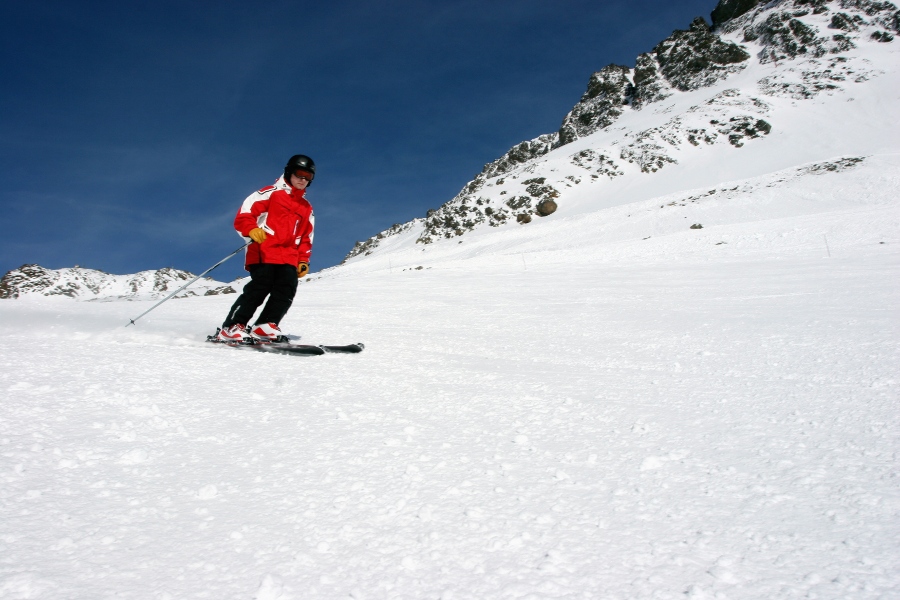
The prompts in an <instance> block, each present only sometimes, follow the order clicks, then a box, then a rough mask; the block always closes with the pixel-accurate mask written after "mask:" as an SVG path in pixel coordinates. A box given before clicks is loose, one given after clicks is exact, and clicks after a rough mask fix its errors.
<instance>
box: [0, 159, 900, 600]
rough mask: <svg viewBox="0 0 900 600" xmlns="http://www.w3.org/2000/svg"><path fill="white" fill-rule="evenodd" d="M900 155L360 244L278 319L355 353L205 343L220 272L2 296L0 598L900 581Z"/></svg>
mask: <svg viewBox="0 0 900 600" xmlns="http://www.w3.org/2000/svg"><path fill="white" fill-rule="evenodd" d="M767 181H768V183H771V184H772V187H769V186H768V183H766V182H767ZM776 181H783V183H782V184H779V185H781V187H778V185H775V183H774V182H776ZM898 182H900V157H898V156H897V155H880V156H870V157H868V158H866V160H865V161H864V162H863V163H861V164H859V165H856V166H854V167H853V168H850V169H847V170H844V171H840V172H827V171H826V172H824V173H819V172H816V173H814V174H808V175H806V176H804V177H799V178H795V179H790V178H789V177H786V176H785V175H784V174H783V173H782V174H774V175H772V176H771V177H770V179H769V180H766V179H765V178H762V179H760V178H757V179H753V180H747V181H744V182H736V183H735V185H734V186H729V188H730V187H738V188H739V190H740V189H743V190H749V191H745V192H740V191H737V192H734V194H733V197H731V198H725V197H724V196H721V197H719V196H717V197H716V198H717V199H715V200H711V201H709V202H707V203H696V204H691V203H687V205H686V206H684V207H681V206H680V205H677V204H676V206H672V207H669V206H667V207H666V209H665V210H660V209H659V208H658V207H659V205H660V204H663V203H662V202H660V201H658V199H653V200H648V201H646V202H643V203H636V204H633V205H628V206H624V207H618V208H611V209H606V210H602V211H599V212H595V213H585V214H582V215H577V216H573V217H570V218H566V219H559V220H557V221H553V220H549V219H548V220H540V221H539V222H536V223H533V224H531V225H530V226H528V227H518V226H515V225H512V226H510V227H506V228H501V229H499V230H494V229H488V230H487V231H483V232H481V231H475V232H473V233H471V234H470V235H469V236H467V237H466V238H465V242H464V243H462V244H459V243H457V241H456V240H452V241H451V242H448V243H441V244H434V245H431V246H429V248H428V251H427V252H423V251H422V249H421V248H417V247H415V246H409V247H406V248H405V249H399V250H398V251H397V252H395V253H390V252H386V253H383V254H382V255H373V256H371V257H367V258H365V259H362V260H356V261H354V262H352V263H350V264H348V265H347V266H345V267H341V268H337V269H333V270H329V271H326V272H324V273H320V274H318V275H316V276H315V277H317V279H315V280H312V281H310V282H308V283H304V284H303V285H301V286H300V290H299V292H298V298H297V301H296V303H295V305H294V308H293V309H292V310H291V312H290V313H289V315H288V318H287V319H286V321H285V322H284V323H283V326H284V329H285V330H286V331H289V332H297V333H299V332H302V334H303V336H304V341H306V342H315V343H347V342H356V341H363V342H365V343H366V350H365V351H364V352H363V353H362V354H359V355H325V356H321V357H290V356H278V355H269V354H261V353H256V352H252V351H248V350H238V349H231V348H227V347H221V346H214V345H211V344H206V343H205V342H204V341H203V339H204V337H205V335H206V334H207V333H210V332H211V331H212V330H213V329H214V328H215V326H216V325H217V324H218V323H219V321H220V320H221V319H222V318H223V317H224V314H225V313H226V312H227V310H228V307H229V306H230V303H231V302H232V301H233V299H234V296H215V297H199V298H190V299H183V300H173V301H171V302H168V303H166V304H164V305H162V306H161V307H159V308H158V309H156V310H155V311H154V312H152V313H150V314H149V315H148V316H146V317H144V319H142V320H141V321H139V322H138V325H137V326H136V327H127V328H126V327H124V325H125V324H126V323H127V322H128V319H129V318H131V317H133V316H135V315H136V314H138V313H140V312H142V311H143V310H145V308H146V307H148V306H150V302H107V303H97V302H76V301H73V300H70V299H61V298H45V297H42V296H30V297H26V298H22V299H19V300H8V301H3V302H2V303H0V325H2V326H3V329H4V331H5V332H6V335H4V336H3V337H2V338H0V357H2V365H3V366H2V369H0V389H2V390H3V391H4V394H3V400H2V405H0V411H2V412H0V415H2V416H0V597H2V598H4V599H19V598H41V599H64V598H65V599H68V598H135V599H137V598H153V599H173V598H216V599H219V598H248V599H249V598H256V599H259V600H273V599H276V598H283V599H304V598H315V599H319V598H327V599H330V598H356V599H361V598H397V599H410V600H412V599H422V598H442V599H451V598H452V599H469V598H471V599H485V598H522V599H545V598H683V597H690V598H731V599H734V598H747V599H750V598H753V599H757V598H800V597H808V598H896V597H900V570H898V568H897V566H898V565H900V541H898V540H900V519H898V513H900V486H898V482H900V477H898V464H897V458H898V450H900V444H898V432H900V422H898V421H900V410H898V409H900V402H898V382H900V376H898V365H900V335H898V333H900V331H898V329H900V320H898V316H900V315H898V306H900V286H898V283H897V282H898V281H900V235H898V232H900V227H898V226H900V201H898V190H900V184H898ZM775 196H777V197H778V198H779V199H780V201H781V204H782V209H779V210H776V209H774V208H771V207H772V206H773V198H774V197H775ZM816 199H818V201H819V203H820V206H821V210H819V211H816V210H814V209H813V208H810V207H811V206H812V203H813V201H814V200H816ZM791 206H793V207H795V210H794V212H795V213H796V214H790V213H791V210H788V208H785V207H791ZM804 206H806V207H807V208H806V209H803V210H801V209H802V208H803V207H804ZM796 207H800V208H796ZM769 210H771V211H773V212H772V216H771V217H767V216H765V215H766V213H767V211H769ZM679 211H680V212H679ZM629 214H630V215H631V216H628V215H629ZM640 215H642V216H640ZM685 215H687V216H689V218H688V219H687V222H691V223H693V222H695V221H696V222H701V223H702V222H707V223H709V222H711V221H719V222H722V223H723V224H721V225H716V226H706V227H704V228H703V229H696V230H691V229H689V228H687V225H686V222H685V220H684V218H683V217H684V216H685ZM637 219H640V220H641V221H640V222H641V223H642V225H638V224H637V223H638V221H637ZM561 223H563V224H565V227H563V226H562V225H561ZM629 228H631V229H629ZM641 229H643V230H644V231H643V232H642V231H640V230H641ZM629 231H630V232H631V234H630V235H629V234H628V232H629ZM642 233H646V235H641V234H642ZM542 236H546V239H545V238H544V237H542ZM648 236H651V237H650V238H649V239H643V238H644V237H648ZM549 240H555V243H554V244H553V245H552V247H551V245H550V244H549ZM722 242H725V243H722ZM536 247H541V248H544V249H543V250H541V251H536V250H535V248H536ZM464 249H467V250H464ZM466 252H469V253H470V254H469V255H466ZM418 266H422V267H423V268H422V269H417V268H416V267H418Z"/></svg>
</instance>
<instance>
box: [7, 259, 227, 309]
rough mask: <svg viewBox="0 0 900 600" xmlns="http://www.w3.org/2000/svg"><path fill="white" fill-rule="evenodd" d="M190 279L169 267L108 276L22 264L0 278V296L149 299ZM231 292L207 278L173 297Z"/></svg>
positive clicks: (188, 275)
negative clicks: (36, 295) (35, 295)
mask: <svg viewBox="0 0 900 600" xmlns="http://www.w3.org/2000/svg"><path fill="white" fill-rule="evenodd" d="M193 278H194V275H193V274H192V273H188V272H187V271H180V270H178V269H172V268H164V269H157V270H155V271H141V272H139V273H135V274H134V275H111V274H109V273H104V272H103V271H97V270H95V269H85V268H82V267H78V266H76V267H73V268H68V269H55V270H54V269H45V268H44V267H41V266H39V265H22V266H21V267H19V268H18V269H13V270H12V271H9V272H8V273H7V274H6V275H4V276H3V279H0V299H8V298H19V297H22V296H28V295H34V294H38V295H41V296H64V297H69V298H75V299H77V300H101V301H107V300H152V299H155V298H161V297H163V296H166V295H168V294H170V293H172V292H173V291H174V290H176V289H178V288H179V287H180V286H182V285H184V284H185V283H187V282H188V281H190V280H191V279H193ZM234 293H235V290H234V288H232V287H231V286H230V285H228V284H225V283H222V282H219V281H214V280H212V279H211V278H208V277H207V278H205V279H202V280H200V281H197V282H196V283H194V284H193V285H191V287H189V288H188V289H186V290H184V291H182V292H180V293H179V294H178V295H177V296H176V298H187V297H190V296H197V295H204V296H214V295H218V294H234Z"/></svg>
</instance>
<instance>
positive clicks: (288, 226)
mask: <svg viewBox="0 0 900 600" xmlns="http://www.w3.org/2000/svg"><path fill="white" fill-rule="evenodd" d="M315 176H316V163H314V162H313V159H311V158H310V157H308V156H306V155H303V154H297V155H295V156H292V157H291V158H290V160H289V161H288V162H287V165H285V167H284V175H282V176H281V177H279V178H278V180H277V181H276V182H275V183H274V184H273V185H270V186H268V187H264V188H262V189H261V190H259V191H256V192H253V193H252V194H250V195H249V196H248V197H247V199H246V200H244V203H243V204H242V205H241V208H240V210H238V213H237V216H236V217H235V218H234V228H235V229H236V230H237V232H238V233H239V234H240V235H241V236H243V237H244V239H245V240H246V241H248V242H251V240H252V243H250V245H249V246H247V251H246V258H245V262H244V268H245V269H246V270H247V271H249V272H250V282H249V283H247V285H245V286H244V290H243V292H241V295H240V296H238V299H237V300H235V302H234V305H233V306H232V307H231V310H229V311H228V316H227V317H226V318H225V322H223V323H222V326H221V327H220V328H219V329H218V330H217V331H216V334H215V336H214V339H215V341H218V342H225V343H228V344H256V343H266V342H274V341H284V340H285V336H284V335H283V334H282V332H281V329H279V327H278V324H279V323H280V322H281V320H282V319H283V318H284V315H285V314H287V311H288V309H289V308H290V307H291V304H293V302H294V295H295V294H296V293H297V281H298V280H299V279H300V278H301V277H305V276H306V275H307V274H308V273H309V256H310V253H311V252H312V242H313V227H314V225H315V215H314V214H313V208H312V205H311V204H310V203H309V201H308V200H307V199H306V188H307V187H309V185H310V184H311V183H312V180H313V178H315ZM266 297H268V301H266ZM264 301H266V305H265V306H264V307H263V309H262V312H260V313H259V317H257V319H256V321H255V324H254V325H253V326H252V327H248V325H247V324H248V323H249V322H250V319H251V318H253V315H254V313H255V312H256V309H257V308H259V307H260V305H261V304H262V303H263V302H264Z"/></svg>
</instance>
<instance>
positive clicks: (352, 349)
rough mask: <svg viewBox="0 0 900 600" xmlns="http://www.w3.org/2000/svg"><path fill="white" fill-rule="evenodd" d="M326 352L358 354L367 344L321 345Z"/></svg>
mask: <svg viewBox="0 0 900 600" xmlns="http://www.w3.org/2000/svg"><path fill="white" fill-rule="evenodd" d="M319 348H321V349H322V350H324V351H325V352H335V353H341V354H357V353H359V352H362V351H363V349H364V348H365V346H364V345H363V344H362V343H356V344H347V345H346V346H319Z"/></svg>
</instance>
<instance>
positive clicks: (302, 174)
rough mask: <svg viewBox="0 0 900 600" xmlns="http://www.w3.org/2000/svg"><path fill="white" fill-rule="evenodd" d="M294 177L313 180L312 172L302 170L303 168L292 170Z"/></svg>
mask: <svg viewBox="0 0 900 600" xmlns="http://www.w3.org/2000/svg"><path fill="white" fill-rule="evenodd" d="M294 177H297V178H299V179H305V180H307V181H312V180H313V174H312V173H310V172H309V171H304V170H303V169H297V170H296V171H294Z"/></svg>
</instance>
